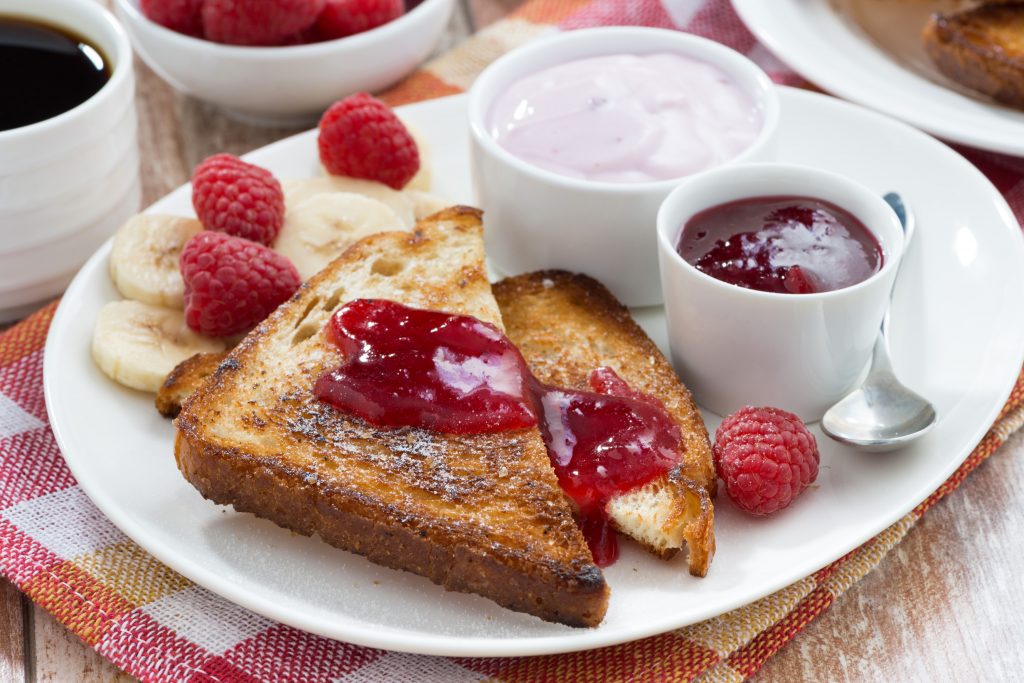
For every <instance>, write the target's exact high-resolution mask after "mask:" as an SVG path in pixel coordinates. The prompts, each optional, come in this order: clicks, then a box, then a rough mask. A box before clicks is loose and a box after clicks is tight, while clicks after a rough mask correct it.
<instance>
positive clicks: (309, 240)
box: [274, 192, 407, 280]
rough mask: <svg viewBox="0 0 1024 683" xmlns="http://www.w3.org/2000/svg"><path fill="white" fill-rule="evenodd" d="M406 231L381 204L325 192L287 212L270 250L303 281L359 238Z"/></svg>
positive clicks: (388, 208)
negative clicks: (286, 260) (289, 264)
mask: <svg viewBox="0 0 1024 683" xmlns="http://www.w3.org/2000/svg"><path fill="white" fill-rule="evenodd" d="M406 229H407V228H406V224H405V222H404V221H403V220H402V219H401V218H399V217H398V216H397V215H396V214H395V212H394V211H392V210H391V208H390V207H388V205H387V204H384V203H383V202H379V201H377V200H376V199H371V198H369V197H364V196H363V195H360V194H355V193H352V192H327V193H323V194H316V195H313V196H312V197H310V198H308V199H306V200H305V201H303V202H300V203H299V204H297V205H294V206H292V208H291V209H289V210H288V212H287V214H286V215H285V220H284V226H283V227H282V228H281V232H280V234H279V235H278V236H277V240H276V241H275V242H274V251H276V252H278V253H279V254H284V255H285V256H287V257H288V258H289V259H290V260H291V262H292V263H293V264H295V267H296V269H298V271H299V275H300V276H302V279H303V280H307V279H309V278H310V277H312V276H313V275H315V274H316V273H318V272H320V271H321V270H323V269H324V267H325V266H326V265H327V264H328V263H330V262H331V261H333V260H334V259H336V258H337V257H338V256H340V255H341V253H342V252H343V251H345V249H347V248H348V247H349V245H351V244H353V243H355V242H356V241H358V240H360V239H362V238H363V237H366V236H367V235H372V234H373V233H375V232H383V231H385V230H406Z"/></svg>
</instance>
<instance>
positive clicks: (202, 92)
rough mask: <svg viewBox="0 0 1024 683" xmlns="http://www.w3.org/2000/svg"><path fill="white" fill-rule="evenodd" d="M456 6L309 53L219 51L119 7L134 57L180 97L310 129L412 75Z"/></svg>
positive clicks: (438, 6)
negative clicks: (357, 95)
mask: <svg viewBox="0 0 1024 683" xmlns="http://www.w3.org/2000/svg"><path fill="white" fill-rule="evenodd" d="M454 7H455V0H423V2H422V3H420V4H419V5H417V6H416V7H414V8H413V9H412V10H410V11H409V12H407V13H406V14H404V15H403V16H401V17H399V18H397V19H395V20H394V21H391V22H389V23H387V24H384V25H383V26H380V27H378V28H375V29H372V30H370V31H366V32H365V33H360V34H357V35H354V36H349V37H347V38H341V39H338V40H330V41H326V42H323V43H313V44H310V45H293V46H285V47H245V46H237V45H221V44H219V43H214V42H211V41H208V40H201V39H199V38H193V37H191V36H186V35H184V34H181V33H176V32H174V31H171V30H170V29H167V28H164V27H163V26H160V25H159V24H156V23H154V22H152V21H150V20H149V19H147V18H146V17H145V16H144V15H143V14H142V12H141V11H139V0H116V6H115V9H116V11H117V15H118V17H120V19H121V20H122V21H123V22H124V24H125V27H126V28H127V29H128V33H129V34H130V35H131V39H132V43H133V44H134V45H135V49H136V50H137V51H138V53H139V56H141V57H142V59H143V61H145V62H146V64H148V65H149V66H150V68H152V69H153V71H155V72H157V73H158V74H159V75H160V76H161V77H162V78H163V79H164V80H165V81H167V82H168V83H170V84H171V85H172V86H174V87H175V88H177V89H178V90H180V91H181V92H183V93H185V94H187V95H192V96H194V97H198V98H200V99H203V100H207V101H208V102H212V103H214V104H216V105H218V106H219V107H221V108H222V109H224V110H225V111H226V112H227V113H229V114H231V115H232V116H234V117H235V118H237V119H240V120H243V121H246V122H249V123H254V124H258V125H300V124H305V123H309V122H310V121H315V120H316V118H317V117H318V116H319V115H320V114H321V113H323V111H324V110H325V109H326V108H327V107H329V106H330V105H331V104H332V103H333V102H334V101H335V100H338V99H340V98H342V97H344V96H346V95H350V94H352V93H354V92H357V91H361V90H365V91H370V92H373V91H377V90H381V89H383V88H385V87H387V86H389V85H392V84H394V83H396V82H397V81H399V80H400V79H401V78H402V77H403V76H406V75H408V74H409V73H410V72H412V71H413V70H414V69H415V68H416V67H417V66H419V64H420V63H421V62H422V61H423V60H424V59H426V58H427V57H428V56H429V55H430V53H431V52H432V51H433V50H434V48H435V47H436V46H437V43H438V41H439V40H440V39H441V35H442V34H443V33H444V30H445V28H446V27H447V26H448V21H449V19H450V18H451V14H452V10H453V9H454Z"/></svg>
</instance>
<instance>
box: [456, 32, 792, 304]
mask: <svg viewBox="0 0 1024 683" xmlns="http://www.w3.org/2000/svg"><path fill="white" fill-rule="evenodd" d="M778 116H779V104H778V96H777V94H776V92H775V88H774V87H773V86H772V83H771V81H770V80H769V79H768V77H767V76H766V75H765V73H764V72H763V71H761V69H760V68H758V66H757V65H755V64H754V63H753V62H751V61H750V60H749V59H747V58H746V57H744V56H743V55H741V54H739V53H738V52H735V51H733V50H731V49H729V48H727V47H725V46H724V45H721V44H719V43H715V42H713V41H710V40H706V39H704V38H700V37H698V36H693V35H689V34H686V33H682V32H680V31H667V30H664V29H653V28H638V27H608V28H598V29H587V30H580V31H569V32H566V33H562V34H558V35H556V36H552V37H550V38H545V39H541V40H538V41H535V42H532V43H529V44H527V45H525V46H523V47H520V48H518V49H516V50H513V51H512V52H510V53H508V54H507V55H505V56H504V57H502V58H501V59H499V60H497V61H496V62H494V63H493V64H492V65H491V66H489V67H488V68H487V69H486V70H485V71H484V72H483V73H482V74H481V75H480V76H479V77H478V78H477V80H476V82H475V83H474V85H473V88H472V90H471V91H470V93H469V122H470V129H471V135H472V162H473V184H474V187H475V190H476V195H477V199H478V201H479V203H480V206H481V208H483V210H484V227H485V232H484V238H485V240H486V241H487V254H488V256H489V257H490V259H491V261H492V263H493V264H494V265H495V267H496V268H497V269H498V270H499V271H501V272H504V273H509V274H514V273H520V272H525V271H532V270H543V269H547V268H558V269H562V270H569V271H575V272H582V273H587V274H588V275H592V276H594V277H596V278H597V279H598V280H600V281H601V282H602V283H604V284H605V285H606V286H607V287H608V288H609V289H610V290H611V291H612V292H613V293H614V294H615V295H616V296H617V297H618V298H619V299H620V300H621V301H622V302H623V303H625V304H626V305H628V306H646V305H652V304H657V303H660V302H661V289H660V286H659V284H658V250H657V245H656V240H655V230H654V218H655V215H656V214H657V211H658V207H659V206H660V204H661V202H662V201H663V200H664V199H665V197H666V196H667V195H668V193H669V192H670V191H671V190H672V188H674V187H675V186H676V184H677V183H678V182H679V180H680V179H681V178H685V177H687V176H690V175H692V174H695V173H700V172H701V171H703V170H705V169H708V168H714V167H717V166H721V165H725V164H735V163H742V162H747V161H768V160H772V159H773V158H774V154H775V143H776V135H775V133H776V129H777V123H778Z"/></svg>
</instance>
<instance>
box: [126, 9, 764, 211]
mask: <svg viewBox="0 0 1024 683" xmlns="http://www.w3.org/2000/svg"><path fill="white" fill-rule="evenodd" d="M121 1H124V0H121ZM428 1H429V0H428ZM655 36H657V37H659V38H670V39H671V40H672V41H674V42H675V43H676V44H677V45H678V49H679V51H680V52H681V53H682V54H686V55H688V56H693V57H697V58H699V59H704V60H705V61H708V62H710V63H712V64H714V65H716V66H719V67H721V68H722V69H723V70H725V71H726V72H728V73H729V74H730V75H733V74H738V73H741V72H746V73H747V74H748V78H749V79H750V80H752V81H755V82H756V83H757V84H758V88H757V90H758V92H751V93H749V94H750V95H751V96H752V97H753V98H754V99H755V101H757V102H759V103H760V104H761V106H762V111H763V114H764V120H763V121H762V125H761V132H760V133H759V134H758V137H757V139H755V140H754V141H753V142H752V143H751V144H750V145H749V146H748V147H747V148H746V149H744V150H743V151H742V152H740V153H739V154H737V155H736V156H735V157H733V158H732V159H729V160H726V161H725V162H723V163H724V164H736V163H742V162H743V161H744V159H748V158H750V157H751V156H753V155H754V154H755V153H756V152H757V151H758V150H760V149H761V148H763V147H764V146H765V145H767V144H768V143H769V142H770V140H771V138H772V137H773V136H774V134H775V129H776V128H777V127H778V118H779V99H778V94H777V93H776V90H775V84H774V83H772V80H771V79H770V78H769V77H768V75H767V74H766V73H765V72H764V71H763V70H762V69H761V67H759V66H757V65H756V64H754V63H753V62H752V61H750V60H749V59H747V58H746V57H744V56H743V55H741V54H740V53H739V52H736V51H735V50H733V49H732V48H730V47H727V46H725V45H723V44H721V43H718V42H715V41H713V40H709V39H707V38H702V37H700V36H695V35H693V34H690V33H684V32H682V31H673V30H669V29H663V28H650V27H642V26H606V27H602V28H587V29H577V30H573V31H566V32H563V33H557V34H555V35H553V36H548V37H545V38H540V39H537V40H535V41H532V42H530V43H527V44H526V45H524V46H522V47H518V48H516V49H515V50H512V51H511V52H509V53H507V54H505V55H503V56H502V57H500V58H499V59H497V60H496V61H495V62H494V63H492V64H491V65H490V66H488V67H487V68H486V69H484V71H483V72H482V73H481V74H480V75H479V76H477V78H476V82H475V83H474V84H473V87H472V88H471V89H470V91H469V126H470V130H471V131H472V134H473V136H474V137H475V138H476V139H477V140H478V141H479V142H480V144H481V145H483V147H484V148H485V149H487V151H488V152H490V153H491V154H492V155H496V156H498V157H499V158H501V159H502V160H503V161H505V162H506V163H508V164H511V165H512V166H514V167H515V168H517V169H518V170H519V171H520V172H522V173H528V174H531V175H534V176H537V177H540V178H542V179H544V180H545V181H547V182H549V183H554V184H557V185H561V186H563V187H568V188H574V189H584V190H588V189H589V190H601V191H604V192H611V193H621V194H635V193H636V192H647V191H662V192H667V191H668V190H669V189H671V188H672V187H674V186H675V185H676V184H678V183H679V182H681V181H683V180H685V179H686V178H689V177H692V176H679V177H678V178H669V179H666V180H651V181H644V182H635V183H617V182H609V181H603V180H588V179H583V178H573V177H570V176H565V175H561V174H559V173H555V172H554V171H549V170H547V169H544V168H541V167H540V166H535V165H533V164H531V163H529V162H527V161H524V160H523V159H520V158H519V157H517V156H516V155H514V154H512V153H511V152H509V151H508V150H507V149H505V148H504V147H502V146H501V145H500V144H498V142H497V140H495V139H494V138H493V137H492V136H491V135H490V133H489V132H488V130H487V128H488V126H487V117H488V115H489V114H490V105H491V104H492V102H491V101H488V102H483V101H481V97H482V96H481V95H480V92H481V91H482V90H483V89H484V87H486V86H487V85H489V84H490V82H491V81H493V80H496V79H500V78H501V72H502V70H503V69H505V68H507V66H508V65H509V64H512V63H514V62H515V61H516V60H517V59H520V58H522V57H523V56H526V55H530V54H533V53H535V52H538V51H541V50H547V49H549V47H550V46H551V45H557V44H560V43H562V44H564V43H569V44H581V43H588V42H590V43H601V42H602V41H603V40H606V39H607V38H611V37H626V38H635V39H636V41H637V45H636V47H635V48H624V49H618V48H613V49H609V50H608V53H618V52H624V51H631V52H635V53H638V54H644V53H646V52H651V51H652V49H651V48H650V46H647V45H645V39H650V38H652V37H655ZM655 49H656V50H657V51H664V50H667V49H670V48H665V47H662V46H657V47H656V48H655ZM562 61H565V60H562ZM557 63H559V62H558V61H557V60H552V62H551V64H552V65H553V64H557ZM714 168H718V167H717V166H716V167H714ZM698 173H700V172H698ZM693 175H696V174H693Z"/></svg>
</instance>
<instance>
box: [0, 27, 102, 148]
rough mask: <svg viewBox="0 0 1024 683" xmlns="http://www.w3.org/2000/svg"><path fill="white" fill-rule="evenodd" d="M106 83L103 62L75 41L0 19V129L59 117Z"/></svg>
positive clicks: (89, 47) (53, 31)
mask: <svg viewBox="0 0 1024 683" xmlns="http://www.w3.org/2000/svg"><path fill="white" fill-rule="evenodd" d="M109 79H110V68H109V66H108V63H107V59H106V57H104V56H103V53H102V52H100V50H99V48H97V47H94V46H93V45H90V44H89V43H88V42H86V41H85V40H83V39H82V38H80V37H79V36H76V35H74V34H73V33H71V32H69V31H67V30H65V29H62V28H57V27H55V26H49V25H46V24H40V23H36V22H34V21H29V20H24V19H14V18H12V17H2V16H0V130H10V129H11V128H19V127H21V126H27V125H30V124H33V123H38V122H39V121H45V120H46V119H49V118H52V117H54V116H57V115H58V114H63V113H64V112H66V111H68V110H69V109H73V108H75V107H77V106H78V105H80V104H81V103H82V102H85V101H86V100H87V99H89V98H90V97H92V96H93V95H95V94H96V93H97V92H98V91H99V89H100V88H102V87H103V84H104V83H106V82H107V80H109Z"/></svg>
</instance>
